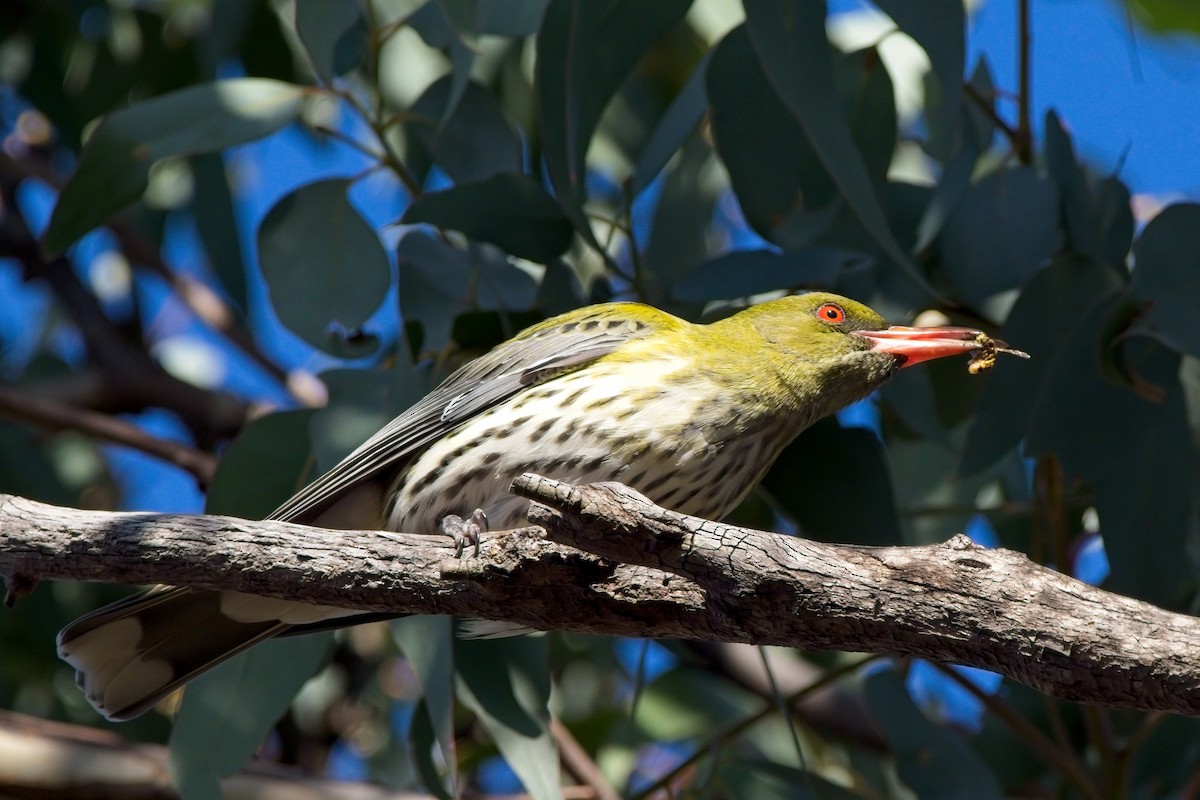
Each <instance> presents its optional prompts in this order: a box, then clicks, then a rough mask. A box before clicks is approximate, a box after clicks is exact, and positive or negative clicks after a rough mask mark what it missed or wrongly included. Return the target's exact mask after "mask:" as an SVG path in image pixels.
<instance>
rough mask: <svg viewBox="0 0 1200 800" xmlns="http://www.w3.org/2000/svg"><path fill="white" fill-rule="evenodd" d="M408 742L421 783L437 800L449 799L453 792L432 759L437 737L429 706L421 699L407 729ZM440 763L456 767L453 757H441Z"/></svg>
mask: <svg viewBox="0 0 1200 800" xmlns="http://www.w3.org/2000/svg"><path fill="white" fill-rule="evenodd" d="M409 743H410V746H411V748H412V760H413V764H414V766H416V768H417V774H418V775H419V776H420V777H421V783H422V784H424V786H425V788H426V789H428V790H429V791H430V792H432V793H433V794H434V796H435V797H437V798H439V800H451V798H452V797H454V795H453V794H451V792H450V791H449V790H448V789H447V788H446V786H445V785H444V783H443V780H442V774H441V771H440V770H439V769H438V765H437V762H436V761H435V760H434V748H435V747H437V745H438V741H437V737H436V736H435V735H434V731H433V723H432V720H431V719H430V714H429V706H428V705H427V704H426V703H425V701H424V700H422V701H421V702H420V703H418V704H417V708H416V710H415V711H414V712H413V718H412V727H411V729H410V730H409ZM442 763H444V764H448V765H450V766H451V768H452V769H453V768H456V767H457V764H456V763H455V759H453V758H450V759H442Z"/></svg>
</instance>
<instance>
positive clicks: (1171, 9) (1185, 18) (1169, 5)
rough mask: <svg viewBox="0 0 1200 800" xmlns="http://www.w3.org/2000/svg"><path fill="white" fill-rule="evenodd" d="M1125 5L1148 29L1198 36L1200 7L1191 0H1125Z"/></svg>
mask: <svg viewBox="0 0 1200 800" xmlns="http://www.w3.org/2000/svg"><path fill="white" fill-rule="evenodd" d="M1125 5H1126V6H1127V7H1128V8H1129V9H1130V10H1131V11H1132V12H1133V15H1134V18H1135V19H1137V21H1138V22H1140V23H1142V24H1143V25H1145V26H1146V27H1147V28H1149V29H1150V30H1153V31H1183V32H1185V33H1190V34H1192V35H1195V36H1200V8H1198V7H1197V6H1196V5H1195V4H1194V3H1192V2H1191V0H1125Z"/></svg>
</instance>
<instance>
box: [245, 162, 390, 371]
mask: <svg viewBox="0 0 1200 800" xmlns="http://www.w3.org/2000/svg"><path fill="white" fill-rule="evenodd" d="M349 187H350V181H348V180H325V181H318V182H317V183H310V184H307V185H305V186H301V187H300V188H299V189H297V190H296V191H294V192H292V193H291V194H289V195H287V196H286V197H284V198H283V199H282V200H280V201H279V202H278V203H276V204H275V206H274V207H273V208H272V209H271V210H270V211H269V212H268V213H267V216H266V218H265V219H264V220H263V223H262V226H261V227H260V228H259V230H258V258H259V262H260V263H261V265H262V272H263V278H264V279H265V280H266V283H267V290H268V292H269V293H270V296H271V304H272V306H273V307H274V308H275V312H276V313H277V314H278V315H279V319H280V321H281V322H283V324H284V325H286V326H287V327H288V328H290V329H291V330H292V331H294V332H295V333H297V334H298V335H299V336H300V337H301V338H302V339H304V340H305V341H306V342H308V343H309V344H311V345H312V346H314V347H318V348H320V349H322V350H325V351H326V352H328V353H332V354H333V355H336V356H340V357H343V358H353V357H359V356H363V355H367V354H368V353H370V352H372V351H374V350H375V348H376V346H377V345H378V342H377V340H376V339H375V337H373V336H362V335H361V333H360V332H359V330H358V329H359V326H360V325H362V324H363V323H364V322H365V321H366V320H367V317H369V316H371V314H372V313H374V312H375V310H376V309H377V308H379V306H380V304H381V303H382V302H383V300H384V298H385V297H386V295H387V291H388V288H389V287H390V286H391V279H392V268H391V265H390V264H389V262H388V257H387V253H385V252H384V250H383V245H382V244H381V243H380V241H379V237H378V236H377V235H376V233H375V231H374V230H373V229H372V228H371V226H370V225H368V224H367V222H366V221H365V220H364V219H363V218H362V217H361V216H360V215H359V213H358V212H357V211H356V210H355V209H354V207H353V206H352V205H350V201H349V200H348V199H347V198H346V191H347V189H348V188H349Z"/></svg>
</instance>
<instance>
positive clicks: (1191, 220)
mask: <svg viewBox="0 0 1200 800" xmlns="http://www.w3.org/2000/svg"><path fill="white" fill-rule="evenodd" d="M1197 253H1200V205H1196V204H1194V203H1176V204H1174V205H1171V206H1168V207H1167V208H1165V209H1163V211H1162V213H1160V214H1159V215H1158V216H1156V217H1155V218H1154V219H1152V220H1150V222H1149V223H1148V224H1147V225H1146V228H1145V230H1143V231H1142V235H1141V236H1140V237H1138V240H1137V244H1136V245H1135V246H1134V257H1135V259H1136V261H1135V263H1136V267H1135V269H1134V270H1133V285H1132V286H1131V288H1130V291H1131V292H1132V293H1133V295H1134V296H1135V297H1136V298H1137V299H1138V301H1139V303H1140V305H1141V307H1142V308H1143V309H1144V313H1143V314H1142V315H1141V316H1140V317H1139V318H1138V320H1137V324H1136V329H1137V330H1138V331H1139V332H1142V333H1147V334H1149V335H1151V336H1154V337H1155V338H1157V339H1159V340H1161V341H1162V342H1164V343H1166V344H1167V345H1169V346H1170V347H1172V348H1174V349H1176V350H1179V351H1181V352H1185V353H1189V354H1191V355H1193V356H1200V325H1198V324H1197V322H1198V321H1200V284H1197V282H1196V272H1197V266H1196V254H1197Z"/></svg>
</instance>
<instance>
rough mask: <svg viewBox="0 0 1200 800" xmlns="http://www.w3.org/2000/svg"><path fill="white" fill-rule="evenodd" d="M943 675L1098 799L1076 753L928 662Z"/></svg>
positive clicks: (954, 673)
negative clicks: (968, 693) (1060, 745)
mask: <svg viewBox="0 0 1200 800" xmlns="http://www.w3.org/2000/svg"><path fill="white" fill-rule="evenodd" d="M931 663H932V664H933V666H934V667H936V668H937V669H938V670H939V671H940V672H941V673H942V674H943V675H945V676H946V677H948V678H950V679H951V680H953V681H954V682H955V683H957V684H958V685H959V686H961V687H963V688H964V689H966V690H967V691H968V692H970V693H971V695H973V696H974V697H975V698H976V699H977V700H979V702H980V703H982V704H983V706H984V708H986V709H987V710H988V711H989V712H991V713H992V714H993V715H994V716H995V717H996V718H997V719H998V720H1000V721H1001V722H1002V723H1004V725H1006V726H1007V727H1008V729H1009V730H1011V731H1012V732H1013V734H1014V736H1015V738H1016V739H1017V740H1018V741H1020V742H1021V743H1023V744H1024V745H1025V746H1026V747H1027V748H1028V749H1029V751H1030V752H1031V753H1033V754H1034V755H1035V756H1037V757H1038V758H1039V759H1041V760H1042V762H1043V763H1044V764H1046V766H1048V767H1050V768H1051V769H1053V770H1056V771H1057V772H1058V773H1059V774H1060V775H1062V776H1063V778H1064V779H1065V780H1067V781H1068V782H1070V783H1071V784H1072V785H1073V786H1075V788H1077V789H1078V790H1079V791H1080V792H1081V793H1082V794H1083V795H1084V796H1085V797H1088V798H1091V800H1101V799H1102V796H1103V795H1102V794H1101V792H1100V788H1099V787H1098V786H1096V783H1095V781H1094V780H1093V779H1092V776H1091V775H1090V774H1089V773H1088V771H1087V767H1085V766H1084V765H1083V763H1082V762H1081V761H1080V760H1079V759H1078V757H1077V756H1076V755H1075V752H1074V751H1072V750H1069V749H1066V748H1063V747H1059V746H1058V744H1057V743H1056V742H1055V741H1054V740H1053V739H1051V738H1050V737H1049V736H1047V735H1046V734H1045V733H1043V732H1042V730H1041V729H1040V728H1038V727H1037V726H1036V725H1034V724H1033V723H1032V722H1030V721H1029V720H1028V719H1026V718H1025V717H1023V716H1021V715H1020V714H1018V713H1017V712H1016V711H1014V710H1013V709H1012V708H1011V707H1010V706H1009V705H1008V704H1007V703H1005V702H1004V701H1003V700H1001V699H1000V698H999V697H997V696H996V695H994V694H989V693H987V692H985V691H983V690H982V689H980V688H979V687H978V686H976V685H975V684H974V683H973V682H972V681H970V680H968V679H967V678H966V677H965V676H964V675H962V674H961V673H959V671H958V670H956V669H954V668H953V667H949V666H946V665H945V664H940V663H938V662H936V661H935V662H931Z"/></svg>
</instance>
